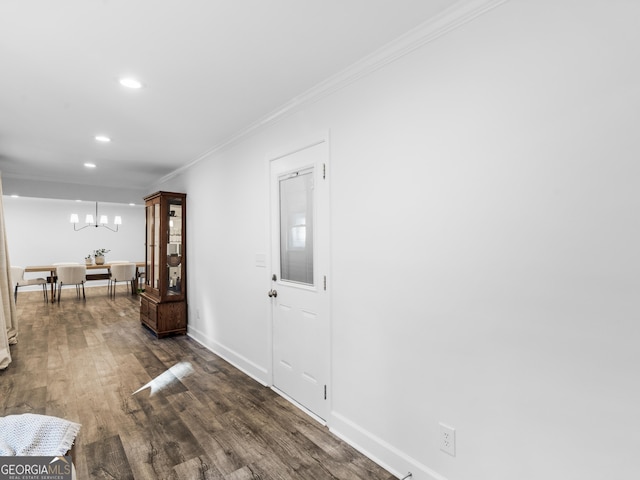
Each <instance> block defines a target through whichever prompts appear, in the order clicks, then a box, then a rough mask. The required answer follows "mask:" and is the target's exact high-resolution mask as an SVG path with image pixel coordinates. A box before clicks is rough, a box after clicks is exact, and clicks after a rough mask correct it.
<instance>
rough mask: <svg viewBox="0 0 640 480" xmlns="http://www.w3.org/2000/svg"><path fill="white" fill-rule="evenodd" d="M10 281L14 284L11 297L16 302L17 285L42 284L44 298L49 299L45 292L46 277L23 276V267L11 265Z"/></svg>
mask: <svg viewBox="0 0 640 480" xmlns="http://www.w3.org/2000/svg"><path fill="white" fill-rule="evenodd" d="M11 281H12V282H13V284H14V285H15V290H14V292H13V299H14V300H15V302H16V303H18V287H28V286H30V285H42V291H43V292H44V300H45V301H48V300H49V295H48V294H47V279H46V278H29V279H28V280H25V278H24V267H11Z"/></svg>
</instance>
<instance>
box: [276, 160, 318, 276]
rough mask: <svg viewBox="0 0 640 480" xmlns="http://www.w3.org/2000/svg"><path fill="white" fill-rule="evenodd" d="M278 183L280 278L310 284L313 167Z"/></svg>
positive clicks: (311, 266) (285, 177)
mask: <svg viewBox="0 0 640 480" xmlns="http://www.w3.org/2000/svg"><path fill="white" fill-rule="evenodd" d="M279 183H280V278H281V279H282V280H288V281H290V282H297V283H304V284H307V285H313V169H309V170H305V171H303V172H296V173H293V174H289V175H286V176H283V177H281V178H280V181H279Z"/></svg>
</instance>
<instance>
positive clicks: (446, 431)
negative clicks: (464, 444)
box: [440, 423, 456, 457]
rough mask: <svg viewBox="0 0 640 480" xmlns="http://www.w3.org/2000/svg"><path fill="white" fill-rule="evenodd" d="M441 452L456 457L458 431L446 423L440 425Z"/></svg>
mask: <svg viewBox="0 0 640 480" xmlns="http://www.w3.org/2000/svg"><path fill="white" fill-rule="evenodd" d="M440 450H442V451H443V452H445V453H448V454H449V455H451V456H452V457H455V456H456V429H455V428H453V427H450V426H448V425H445V424H444V423H441V424H440Z"/></svg>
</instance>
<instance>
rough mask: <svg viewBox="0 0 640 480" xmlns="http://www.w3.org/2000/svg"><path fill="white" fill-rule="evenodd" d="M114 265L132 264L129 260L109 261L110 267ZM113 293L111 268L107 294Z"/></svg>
mask: <svg viewBox="0 0 640 480" xmlns="http://www.w3.org/2000/svg"><path fill="white" fill-rule="evenodd" d="M114 263H130V261H129V260H111V261H109V264H110V265H113V264H114ZM110 292H111V268H109V281H108V282H107V294H109V293H110Z"/></svg>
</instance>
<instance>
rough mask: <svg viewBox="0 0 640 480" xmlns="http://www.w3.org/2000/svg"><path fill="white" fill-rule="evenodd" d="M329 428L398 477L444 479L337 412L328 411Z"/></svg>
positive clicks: (411, 479) (424, 479)
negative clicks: (329, 412) (329, 413)
mask: <svg viewBox="0 0 640 480" xmlns="http://www.w3.org/2000/svg"><path fill="white" fill-rule="evenodd" d="M329 429H330V430H331V433H333V434H334V435H336V436H337V437H339V438H341V439H342V440H344V441H345V442H347V443H348V444H349V445H351V446H352V447H353V448H355V449H356V450H358V451H359V452H360V453H362V454H363V455H365V456H366V457H368V458H370V459H371V460H373V461H374V462H376V463H377V464H378V465H380V466H381V467H383V468H385V469H386V470H388V471H389V472H391V474H393V475H395V476H396V477H398V478H406V477H407V476H408V474H409V473H411V476H410V477H408V480H447V478H446V477H444V476H442V475H440V474H439V473H438V472H436V471H434V470H432V469H431V468H429V467H427V466H426V465H423V464H422V463H420V462H419V461H417V460H416V459H414V458H412V457H410V456H409V455H407V454H406V453H404V452H402V451H400V450H398V449H397V448H396V447H394V446H393V445H391V444H389V443H387V442H385V441H384V440H383V439H381V438H379V437H376V436H375V435H374V434H372V433H371V432H369V431H367V430H365V429H364V428H362V427H360V426H359V425H357V424H356V423H354V422H352V421H351V420H349V419H348V418H346V417H345V416H343V415H341V414H340V413H336V412H335V411H334V412H333V413H332V414H331V424H330V425H329Z"/></svg>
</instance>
